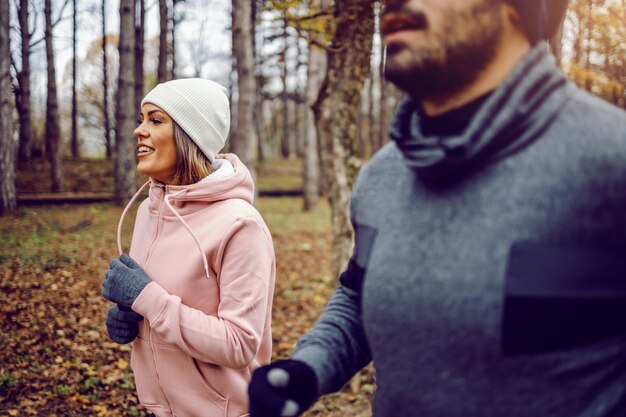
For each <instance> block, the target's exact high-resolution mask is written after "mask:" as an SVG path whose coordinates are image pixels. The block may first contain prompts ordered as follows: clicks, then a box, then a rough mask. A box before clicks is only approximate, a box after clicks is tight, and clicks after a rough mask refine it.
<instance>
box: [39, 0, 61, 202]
mask: <svg viewBox="0 0 626 417" xmlns="http://www.w3.org/2000/svg"><path fill="white" fill-rule="evenodd" d="M44 14H45V16H46V17H45V19H46V28H45V35H44V36H45V39H46V62H47V69H48V82H47V85H48V91H47V99H46V130H45V135H46V151H47V152H48V160H49V161H50V171H51V172H50V174H51V175H50V177H51V179H52V181H51V187H50V191H51V192H53V193H58V192H61V191H63V189H64V183H63V165H62V162H61V129H60V126H59V100H58V96H57V82H56V68H55V64H54V48H53V45H52V4H51V0H45V3H44Z"/></svg>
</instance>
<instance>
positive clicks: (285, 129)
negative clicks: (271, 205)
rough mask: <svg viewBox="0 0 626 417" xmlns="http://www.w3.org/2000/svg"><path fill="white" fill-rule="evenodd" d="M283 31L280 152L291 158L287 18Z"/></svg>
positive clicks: (283, 21) (283, 155)
mask: <svg viewBox="0 0 626 417" xmlns="http://www.w3.org/2000/svg"><path fill="white" fill-rule="evenodd" d="M282 24H283V31H282V35H281V36H282V39H283V49H282V50H281V52H280V58H279V60H280V63H281V73H280V81H281V83H282V85H283V89H282V91H281V93H280V102H281V104H282V122H283V124H282V133H281V138H280V153H281V155H282V157H283V158H291V153H292V149H291V146H290V145H291V143H290V140H289V136H290V133H291V132H290V131H289V103H288V100H289V97H288V91H287V49H288V48H289V45H288V40H287V21H286V20H285V19H283V20H282Z"/></svg>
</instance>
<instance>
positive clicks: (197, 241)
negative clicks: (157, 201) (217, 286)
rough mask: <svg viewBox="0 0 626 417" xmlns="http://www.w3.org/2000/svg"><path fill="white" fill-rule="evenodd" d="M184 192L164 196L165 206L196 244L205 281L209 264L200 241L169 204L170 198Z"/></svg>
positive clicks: (208, 277)
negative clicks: (200, 256)
mask: <svg viewBox="0 0 626 417" xmlns="http://www.w3.org/2000/svg"><path fill="white" fill-rule="evenodd" d="M186 191H187V190H181V191H179V192H177V193H176V194H173V195H168V196H165V205H166V206H167V207H168V208H169V209H170V210H171V211H172V213H174V216H176V218H177V219H178V220H179V221H180V222H181V223H182V224H183V226H184V227H185V229H187V231H188V232H189V234H190V235H191V237H192V238H193V240H194V242H196V246H197V247H198V250H199V251H200V254H201V255H202V262H203V263H204V274H205V275H206V278H207V279H210V276H209V263H208V262H207V260H206V256H205V255H204V254H205V252H204V249H203V248H202V245H201V244H200V241H199V240H198V237H197V236H196V234H195V233H194V232H193V231H192V230H191V227H189V225H188V224H187V222H186V221H185V220H184V219H183V218H182V216H181V215H180V214H178V212H177V211H176V210H174V208H173V207H172V205H171V204H170V198H176V197H177V196H179V195H180V194H182V193H184V192H186Z"/></svg>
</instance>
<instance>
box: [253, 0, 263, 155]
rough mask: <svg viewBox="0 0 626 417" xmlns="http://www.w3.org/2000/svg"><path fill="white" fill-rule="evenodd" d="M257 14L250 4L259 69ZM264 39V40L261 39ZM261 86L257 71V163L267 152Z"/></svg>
mask: <svg viewBox="0 0 626 417" xmlns="http://www.w3.org/2000/svg"><path fill="white" fill-rule="evenodd" d="M258 13H259V9H258V7H257V3H256V2H252V10H251V12H250V17H251V19H252V23H251V25H250V26H251V28H250V30H251V31H252V33H251V36H252V46H253V51H254V56H255V59H256V67H257V68H261V67H262V66H263V54H262V53H261V49H262V47H263V45H261V47H260V48H259V46H258V45H257V42H256V36H255V35H256V21H257V14H258ZM262 39H264V38H262ZM262 86H263V74H262V73H261V71H258V73H257V74H256V88H257V94H255V96H256V97H255V104H254V108H255V110H254V126H255V128H256V134H257V138H258V139H257V149H258V150H257V152H258V154H257V159H258V161H259V162H264V161H265V159H266V158H267V155H266V154H267V152H266V149H265V144H266V142H267V139H266V137H265V109H264V107H263V95H262V94H260V93H261V90H262V88H263V87H262Z"/></svg>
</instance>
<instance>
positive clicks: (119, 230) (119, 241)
mask: <svg viewBox="0 0 626 417" xmlns="http://www.w3.org/2000/svg"><path fill="white" fill-rule="evenodd" d="M148 184H150V180H148V181H146V183H145V184H144V185H142V186H141V187H140V188H139V190H138V191H137V192H136V193H135V195H134V196H133V198H131V199H130V201H129V202H128V204H127V205H126V208H125V209H124V211H123V212H122V217H120V222H119V223H118V225H117V251H118V252H119V253H120V255H121V254H122V253H123V251H122V224H123V223H124V217H126V213H128V210H129V209H130V206H132V205H133V203H134V202H135V200H137V197H139V195H140V194H141V192H142V191H143V189H144V188H146V186H147V185H148Z"/></svg>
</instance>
